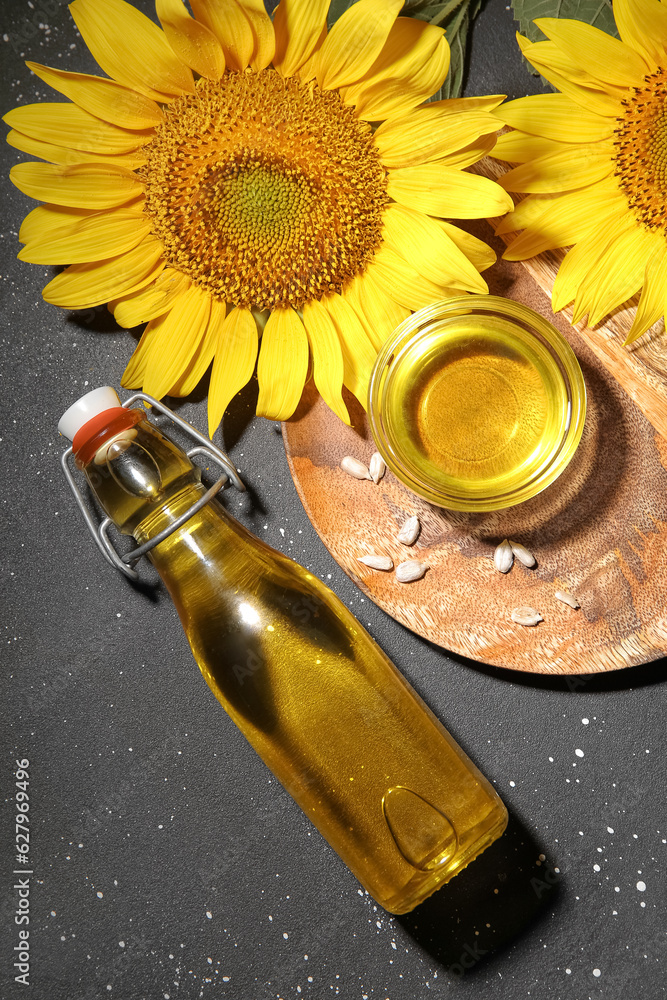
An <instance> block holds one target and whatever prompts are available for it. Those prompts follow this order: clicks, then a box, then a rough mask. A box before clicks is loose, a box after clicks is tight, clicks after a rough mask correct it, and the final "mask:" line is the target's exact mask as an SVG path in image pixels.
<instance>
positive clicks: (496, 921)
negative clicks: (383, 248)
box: [0, 0, 667, 1000]
mask: <svg viewBox="0 0 667 1000" xmlns="http://www.w3.org/2000/svg"><path fill="white" fill-rule="evenodd" d="M141 6H142V9H144V10H146V11H148V4H147V3H143V4H142V5H141ZM1 14H2V19H3V27H2V30H1V31H0V34H2V33H3V32H4V33H5V34H4V35H3V40H2V42H1V45H2V49H1V51H2V55H3V71H4V79H3V82H4V87H3V109H4V110H7V109H8V108H10V107H12V106H14V105H15V104H20V103H27V102H32V101H34V100H58V97H57V96H54V95H53V94H52V93H51V92H49V91H48V89H47V88H46V87H45V86H44V85H42V84H41V83H40V82H39V81H37V80H35V79H34V78H33V77H31V75H30V74H29V72H28V70H27V69H26V68H25V67H24V65H23V59H34V60H36V61H38V62H46V63H50V64H53V65H56V66H62V67H67V68H70V69H74V70H83V71H88V72H94V71H95V70H94V66H93V63H92V60H91V58H90V57H89V55H88V53H87V51H86V50H85V47H84V45H83V44H82V42H81V40H80V38H79V37H78V35H77V33H76V31H75V29H74V27H73V24H72V22H71V21H70V18H69V15H68V12H67V9H66V6H65V4H62V3H58V0H47V2H44V0H33V2H31V3H29V2H24V0H20V2H19V0H11V2H8V0H4V2H3V3H2V8H1ZM513 32H514V25H513V21H512V14H511V11H510V10H509V8H508V7H506V6H505V4H504V2H503V0H489V2H488V3H487V5H486V8H485V9H484V10H483V12H482V14H481V15H480V17H479V19H478V21H477V23H476V25H475V29H474V41H473V46H472V61H471V71H470V79H469V82H468V93H479V94H481V93H498V92H503V93H507V94H508V95H509V96H512V97H518V96H521V95H523V94H524V93H526V92H529V91H534V90H539V88H540V84H539V81H536V80H534V79H532V78H530V77H529V76H528V74H527V72H526V71H525V69H524V68H523V66H522V65H521V61H520V58H519V56H518V50H517V49H516V45H515V42H514V38H513ZM3 159H4V163H3V176H6V172H7V170H8V169H9V166H10V165H11V164H12V163H15V162H17V161H19V160H22V159H25V157H23V156H22V155H21V154H19V153H17V152H16V151H15V150H12V149H9V148H5V149H3ZM32 207H33V203H31V202H30V201H29V199H27V198H24V197H23V196H22V195H20V194H19V193H18V192H17V191H16V190H15V189H14V188H13V187H12V186H11V185H10V184H9V183H8V182H5V183H4V185H3V197H2V208H3V212H4V222H3V225H2V232H1V236H2V240H3V244H4V249H5V251H6V252H5V255H4V260H5V264H4V271H3V283H2V292H3V302H2V314H1V315H2V360H1V361H0V373H1V375H2V380H3V386H2V394H1V396H0V400H1V405H2V408H3V417H2V429H1V437H2V440H1V442H0V443H1V448H0V455H1V456H2V461H3V467H2V513H3V518H4V520H3V526H2V589H3V605H4V616H3V618H4V621H3V624H4V632H5V634H4V636H3V639H2V648H3V651H4V652H3V656H2V673H1V677H2V691H3V705H4V712H3V723H4V724H3V727H2V730H3V732H2V753H1V754H0V789H1V797H2V801H3V808H2V814H1V819H2V824H1V827H0V857H1V858H2V863H1V864H0V982H1V983H2V985H1V986H0V995H1V996H2V997H3V998H4V997H13V996H18V995H20V991H21V989H22V987H19V986H16V985H15V984H14V983H13V982H12V977H13V969H12V962H13V961H14V958H13V954H14V953H13V948H14V946H15V945H16V944H17V943H18V929H19V928H18V927H17V926H16V925H15V924H14V922H13V921H14V912H15V910H16V905H17V898H18V897H17V890H15V889H13V888H12V886H13V885H14V876H13V875H12V870H13V868H14V865H15V863H14V853H15V852H14V850H13V843H14V826H13V816H14V812H15V807H14V803H13V801H12V794H13V791H14V785H13V782H14V777H13V771H14V761H15V759H16V758H17V757H19V758H22V757H27V758H29V760H30V782H31V783H30V807H31V809H30V818H31V837H32V839H31V854H30V859H31V863H32V870H33V871H34V874H33V875H32V876H31V880H30V888H31V893H30V926H29V929H30V939H29V941H30V952H31V956H32V958H31V975H30V982H31V986H30V994H29V995H31V996H33V997H35V998H39V1000H69V998H84V1000H88V998H91V1000H92V998H101V997H107V996H108V997H111V998H113V997H116V998H122V1000H140V998H151V1000H153V998H155V1000H162V998H165V1000H166V998H170V1000H178V998H188V1000H189V998H195V997H211V996H213V995H215V996H219V997H222V998H235V1000H236V998H239V1000H265V998H266V1000H270V998H271V1000H273V998H279V997H280V998H295V997H313V998H317V1000H322V998H325V997H330V996H340V997H342V998H345V1000H347V998H355V1000H357V998H358V1000H364V998H369V1000H371V998H372V1000H386V998H388V1000H422V998H426V997H429V996H440V995H442V996H448V997H453V998H462V997H475V998H480V1000H486V998H490V997H493V998H494V1000H510V998H511V1000H514V998H519V997H535V998H542V1000H543V998H547V997H549V998H551V997H553V998H558V1000H560V998H563V1000H570V998H571V1000H585V998H598V997H603V998H605V1000H620V998H624V1000H625V998H628V1000H634V998H639V997H640V996H641V997H643V998H646V1000H656V998H659V997H663V996H664V995H665V986H664V975H665V958H666V955H667V939H666V937H665V926H666V919H665V902H666V898H665V897H666V893H665V856H666V852H667V845H666V841H667V818H666V816H665V787H666V777H667V775H666V773H665V758H664V730H665V711H664V705H665V696H664V692H665V687H664V683H663V675H664V668H665V661H664V660H662V661H660V662H658V663H653V664H651V665H649V666H647V667H644V668H636V669H632V670H627V671H623V672H618V673H613V674H609V675H606V676H595V677H587V676H582V677H578V678H574V679H569V680H568V681H561V680H558V679H548V678H539V677H534V678H533V677H530V676H523V675H522V676H519V675H517V674H513V673H510V672H504V671H501V670H496V669H492V668H487V667H484V666H483V665H480V664H475V663H473V662H466V661H462V660H460V659H456V658H454V657H450V656H448V655H447V654H446V653H445V652H443V651H442V650H440V649H437V648H435V647H432V646H430V645H429V644H428V643H426V642H424V641H422V640H420V639H418V638H417V637H415V636H414V635H412V634H411V633H409V632H407V631H406V630H405V629H403V628H402V627H400V626H398V625H397V624H395V623H394V622H393V621H392V620H391V619H389V618H388V617H387V616H386V615H385V614H384V613H383V612H382V611H380V610H379V609H378V608H376V607H375V606H374V605H372V604H370V603H369V602H368V601H367V600H364V598H363V596H362V595H361V594H360V592H359V591H358V590H357V589H356V588H355V587H354V585H353V584H352V583H351V582H350V580H349V579H348V578H347V577H346V576H345V575H344V574H343V573H342V571H341V570H340V569H339V568H338V567H337V566H336V564H335V563H334V562H333V561H332V559H331V558H330V556H329V555H328V553H327V552H326V550H325V549H324V547H323V545H322V544H321V542H320V541H319V539H318V537H317V536H316V534H315V532H314V531H313V529H312V527H311V525H310V523H309V521H308V519H307V517H306V515H305V513H304V511H303V509H302V507H301V505H300V502H299V500H298V498H297V495H296V492H295V490H294V487H293V484H292V482H291V479H290V476H289V472H288V469H287V464H286V461H285V455H284V450H283V446H282V441H281V437H280V431H279V428H278V427H277V426H276V425H275V424H272V423H270V422H267V421H265V420H258V419H255V418H254V417H253V406H254V393H253V391H252V389H250V390H249V391H248V392H246V393H244V394H243V395H242V396H241V397H238V398H237V399H236V400H235V401H234V403H233V406H232V408H231V413H230V414H229V416H228V417H227V418H226V420H225V425H224V441H225V444H226V446H227V448H228V449H229V450H230V452H231V453H232V455H233V458H234V460H235V462H236V464H237V465H238V466H239V467H240V468H241V469H242V471H243V474H244V476H245V478H246V480H247V481H248V483H249V484H251V485H252V487H253V491H254V493H253V497H252V500H251V499H250V498H249V497H245V498H241V499H239V498H238V497H237V496H236V495H234V494H232V493H228V494H227V503H228V504H231V505H232V508H233V509H234V511H235V513H237V514H238V516H239V517H240V518H241V520H242V521H243V522H244V523H245V524H246V525H248V526H249V527H251V528H252V529H253V530H255V531H257V532H258V533H259V534H261V536H262V537H263V538H265V539H266V540H267V541H269V542H270V543H271V544H273V545H274V546H276V547H277V548H279V549H282V550H283V551H285V552H288V553H289V554H290V555H292V556H294V558H296V559H297V560H299V561H300V562H302V563H303V564H304V565H306V566H308V567H309V568H310V569H311V570H312V571H313V572H314V573H316V574H318V575H319V576H321V577H322V578H323V579H325V580H326V581H327V582H329V583H330V585H331V586H332V587H333V589H334V590H335V591H336V592H337V593H338V594H339V595H340V596H341V597H342V598H343V600H345V601H346V602H347V604H348V605H349V606H350V607H351V608H352V610H353V611H354V612H355V613H356V615H357V616H358V617H359V618H360V620H361V621H362V622H363V624H364V625H366V626H367V627H368V629H369V630H370V632H371V633H372V634H373V635H374V636H375V637H376V638H377V639H378V641H379V642H380V644H381V645H382V647H383V648H384V649H385V650H386V651H387V653H388V654H389V655H390V656H391V657H392V658H393V659H394V661H395V662H396V663H397V664H398V665H399V666H400V668H401V669H402V670H403V671H404V673H405V674H406V676H407V677H408V678H409V679H410V681H411V682H412V683H413V684H414V686H415V687H416V688H417V690H418V691H419V692H420V693H421V694H422V696H423V697H424V698H425V699H426V701H427V702H428V704H429V705H430V706H431V708H432V709H433V710H434V712H435V713H436V714H437V716H438V717H439V718H440V719H442V720H443V722H444V723H445V725H446V726H447V727H448V728H449V729H450V730H451V732H452V733H453V734H454V736H455V737H456V738H457V739H458V740H459V741H460V743H461V744H462V745H463V747H464V748H465V749H466V750H467V751H468V752H469V753H470V754H471V756H472V757H473V758H474V760H475V761H476V762H477V764H478V765H479V766H480V767H481V769H482V770H483V771H484V772H485V773H486V774H487V775H488V776H489V778H490V779H492V780H493V781H494V782H495V784H496V786H497V787H498V789H499V791H500V792H501V794H502V796H503V798H504V800H505V802H506V803H507V806H508V808H509V810H510V813H511V822H510V827H509V829H508V832H507V833H506V835H505V836H504V837H503V838H502V839H501V840H500V841H499V842H497V843H496V844H495V845H494V846H493V847H492V848H491V849H490V850H488V851H487V852H486V854H485V855H483V856H482V858H480V859H479V860H478V861H476V862H475V863H474V864H473V865H472V866H471V867H470V868H468V869H467V870H466V871H465V872H464V873H463V874H462V875H460V876H458V877H457V878H456V879H455V880H454V881H453V882H452V883H451V884H450V885H449V886H447V887H445V888H444V889H442V890H441V891H440V892H438V893H437V894H436V895H435V896H434V897H433V898H432V899H431V900H430V901H428V902H427V903H425V904H424V905H423V906H422V907H420V908H419V909H418V910H417V911H415V912H414V913H413V914H412V915H409V916H407V917H400V918H397V917H391V916H389V915H388V914H387V913H385V912H384V911H382V910H381V909H379V908H378V907H376V906H375V905H374V903H373V901H372V900H371V899H370V898H369V897H368V896H367V895H365V894H364V893H363V891H361V890H360V889H359V887H358V884H357V883H356V881H355V879H354V878H353V877H352V875H350V874H349V872H348V871H347V870H346V869H345V867H344V866H343V864H342V863H341V862H340V861H339V859H338V858H337V856H336V855H335V854H334V853H333V851H332V850H331V849H330V848H329V847H328V845H327V844H326V843H324V841H323V840H322V838H321V837H320V835H319V834H318V833H317V832H316V831H315V830H313V829H312V827H311V826H310V824H309V822H308V821H307V820H306V818H305V817H304V816H303V814H302V813H301V812H300V810H299V809H298V807H297V806H296V805H295V804H294V803H293V802H292V800H291V799H290V798H289V797H288V796H287V794H286V793H285V792H284V791H283V790H282V788H281V787H280V786H279V785H278V784H277V782H276V781H275V780H274V779H273V778H272V777H271V775H270V773H269V772H268V771H267V769H266V768H265V766H264V765H263V764H262V763H261V762H260V761H259V759H258V758H257V757H256V756H255V754H254V753H253V751H251V750H250V749H249V747H248V745H247V744H246V742H245V740H244V738H243V737H242V736H241V735H240V734H239V733H238V732H237V731H236V730H235V728H234V726H233V725H232V724H231V722H230V721H229V720H228V719H227V717H226V716H225V714H224V713H223V712H222V710H221V709H220V707H219V706H218V704H217V702H216V701H215V699H214V698H213V697H212V695H211V694H210V693H209V690H208V688H207V686H206V684H205V683H204V682H203V680H202V678H201V676H200V675H199V672H198V670H197V667H196V665H195V663H194V661H193V659H192V656H191V654H190V652H189V649H188V646H187V643H186V640H185V637H184V635H183V633H182V631H181V627H180V624H179V622H178V618H177V616H176V612H175V610H174V608H173V606H172V605H171V603H170V600H169V598H168V597H167V595H166V593H165V592H164V591H163V590H161V589H157V590H156V591H150V590H140V589H135V588H134V587H133V586H132V585H130V584H129V583H128V582H126V581H125V580H124V579H122V578H121V577H120V576H119V575H118V574H116V573H115V572H114V571H113V570H112V569H110V568H108V567H107V566H106V564H105V563H104V561H103V560H102V558H101V557H100V556H99V555H98V553H97V551H96V549H95V548H94V546H93V544H92V542H91V540H90V539H89V538H88V537H87V535H86V532H85V530H84V526H83V523H82V520H81V517H80V515H79V513H78V511H77V510H76V508H75V505H74V503H73V500H72V499H71V497H70V496H69V494H68V491H67V488H66V485H65V482H64V479H63V477H62V474H61V472H60V468H59V456H60V453H61V451H62V450H63V442H62V439H60V438H59V435H58V433H57V431H56V423H57V420H58V418H59V416H60V414H61V412H62V411H63V410H64V409H65V408H66V407H67V406H68V405H69V404H70V403H71V402H72V401H73V400H74V399H75V398H77V397H78V396H79V395H80V394H81V393H82V392H84V391H85V390H86V389H88V388H93V387H95V386H97V385H99V384H102V383H111V384H117V383H118V382H119V379H120V376H121V373H122V371H123V368H124V366H125V363H126V361H127V359H128V357H129V355H130V353H131V349H132V347H133V340H132V336H131V335H130V334H128V333H126V332H123V331H120V330H119V329H117V328H116V326H115V324H114V322H113V320H112V319H111V318H110V317H109V315H108V313H107V312H106V310H105V309H104V308H101V309H98V310H95V311H94V313H85V314H84V313H81V314H68V313H66V312H63V311H60V310H57V309H55V308H53V307H51V306H48V305H46V304H44V303H43V301H42V299H41V294H40V293H41V288H42V287H43V286H44V284H45V283H46V281H47V280H48V278H49V276H50V274H51V273H52V270H53V269H51V268H45V267H37V266H34V265H28V264H21V263H19V262H17V261H16V260H15V254H16V252H17V250H18V244H17V238H16V234H17V231H18V228H19V225H20V222H21V219H22V218H23V216H24V215H25V214H26V213H27V211H28V210H29V209H30V208H32ZM179 410H180V412H181V413H182V414H183V415H185V416H186V418H187V419H189V420H191V421H192V422H193V423H195V424H197V425H198V426H199V427H200V428H205V426H206V417H205V410H206V404H205V398H204V396H203V394H196V395H195V396H194V397H192V398H191V399H189V400H188V401H187V402H185V403H183V404H182V405H180V404H179ZM640 486H641V484H638V487H639V488H640ZM576 751H583V757H582V756H581V754H580V753H577V752H576ZM638 883H641V884H642V885H645V890H643V891H641V890H640V889H638V888H637V885H638Z"/></svg>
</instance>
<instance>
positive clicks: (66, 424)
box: [58, 385, 121, 441]
mask: <svg viewBox="0 0 667 1000" xmlns="http://www.w3.org/2000/svg"><path fill="white" fill-rule="evenodd" d="M120 406H121V402H120V399H119V398H118V393H117V392H116V390H115V389H113V388H112V387H111V386H110V385H102V386H100V387H99V389H93V390H92V392H87V393H86V395H85V396H82V397H81V399H77V401H76V403H72V405H71V406H70V408H69V409H68V410H65V412H64V413H63V415H62V417H61V418H60V420H59V422H58V430H59V431H60V433H61V434H63V435H64V436H65V437H67V438H69V439H70V441H73V440H74V437H75V435H76V433H77V431H80V430H81V428H82V427H83V426H84V425H85V424H87V423H88V421H89V420H92V419H93V417H97V416H99V415H100V414H101V413H105V412H106V411H107V410H117V409H118V408H119V407H120Z"/></svg>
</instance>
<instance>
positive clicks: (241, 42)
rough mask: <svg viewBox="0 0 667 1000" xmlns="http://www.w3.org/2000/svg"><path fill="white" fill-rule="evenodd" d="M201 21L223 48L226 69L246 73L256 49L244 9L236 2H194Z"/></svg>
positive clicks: (194, 10)
mask: <svg viewBox="0 0 667 1000" xmlns="http://www.w3.org/2000/svg"><path fill="white" fill-rule="evenodd" d="M190 6H191V7H192V11H193V13H194V15H195V17H196V18H197V20H198V21H201V23H202V24H205V25H206V27H207V28H208V29H209V31H212V32H213V34H214V35H215V37H216V38H217V39H218V41H219V42H220V44H221V45H222V51H223V52H224V54H225V63H226V66H227V69H231V70H236V71H237V72H243V70H245V69H247V68H248V66H249V65H250V60H251V59H252V57H253V52H254V50H255V36H254V34H253V30H252V27H251V25H250V21H249V20H248V18H247V17H246V14H245V12H244V10H243V7H242V6H241V4H240V3H238V2H237V0H225V2H224V4H221V3H220V0H192V2H191V4H190Z"/></svg>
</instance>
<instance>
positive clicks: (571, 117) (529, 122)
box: [495, 94, 614, 143]
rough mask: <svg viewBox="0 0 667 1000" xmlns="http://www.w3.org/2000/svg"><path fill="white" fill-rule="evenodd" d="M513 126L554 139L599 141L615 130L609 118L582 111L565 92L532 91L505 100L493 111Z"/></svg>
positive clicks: (562, 140)
mask: <svg viewBox="0 0 667 1000" xmlns="http://www.w3.org/2000/svg"><path fill="white" fill-rule="evenodd" d="M495 114H496V115H497V117H498V118H499V119H500V120H501V121H502V122H504V123H505V124H506V125H511V126H512V128H518V129H521V131H522V132H528V134H529V135H540V136H543V137H544V138H545V139H555V140H556V141H557V142H577V143H579V142H598V141H599V140H600V139H608V138H609V136H610V135H611V134H612V133H613V131H614V122H613V121H612V120H611V119H610V118H604V117H601V116H600V115H595V114H592V113H591V112H587V111H584V110H583V108H580V107H579V106H578V105H577V104H575V103H574V101H573V100H571V98H569V97H566V96H565V94H535V95H533V96H531V97H520V98H519V99H518V100H516V101H508V103H507V104H503V106H502V107H501V108H499V109H498V111H496V112H495Z"/></svg>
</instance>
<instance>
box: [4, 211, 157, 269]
mask: <svg viewBox="0 0 667 1000" xmlns="http://www.w3.org/2000/svg"><path fill="white" fill-rule="evenodd" d="M150 231H151V222H150V220H149V219H148V218H147V217H144V218H138V217H137V216H136V214H135V213H133V212H103V213H100V214H98V215H93V216H91V217H90V218H88V219H82V220H81V222H79V223H78V224H77V225H76V226H75V227H74V228H72V227H70V226H68V227H67V229H66V230H65V233H64V234H62V233H59V232H58V231H56V232H54V233H51V234H49V235H47V236H39V237H37V238H36V239H34V240H32V241H31V242H30V243H28V244H27V245H26V246H25V247H24V248H23V250H21V252H20V253H19V255H18V257H19V260H26V261H29V262H30V263H31V264H84V263H88V262H90V261H95V260H108V259H109V258H110V257H119V256H120V255H121V254H124V253H127V252H128V250H133V249H134V247H136V245H137V244H138V243H140V242H141V240H143V239H144V237H145V236H148V234H149V233H150Z"/></svg>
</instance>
